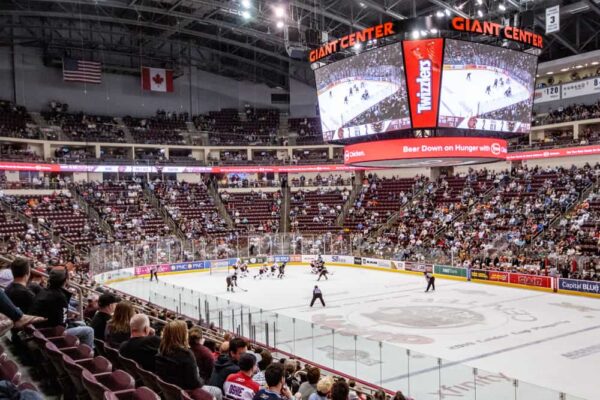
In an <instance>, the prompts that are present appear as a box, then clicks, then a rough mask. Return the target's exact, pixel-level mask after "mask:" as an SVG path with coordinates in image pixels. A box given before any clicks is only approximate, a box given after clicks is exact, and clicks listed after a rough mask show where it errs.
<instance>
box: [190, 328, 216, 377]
mask: <svg viewBox="0 0 600 400" xmlns="http://www.w3.org/2000/svg"><path fill="white" fill-rule="evenodd" d="M189 340H190V349H191V350H192V352H193V353H194V357H195V358H196V365H197V366H198V373H199V374H200V378H202V380H203V381H204V382H208V381H209V380H210V376H211V374H212V371H213V368H214V366H215V358H214V357H213V354H212V352H211V351H210V350H209V349H208V348H207V347H205V346H204V344H203V343H202V329H201V328H199V327H194V328H192V329H190V331H189ZM213 343H214V342H213Z"/></svg>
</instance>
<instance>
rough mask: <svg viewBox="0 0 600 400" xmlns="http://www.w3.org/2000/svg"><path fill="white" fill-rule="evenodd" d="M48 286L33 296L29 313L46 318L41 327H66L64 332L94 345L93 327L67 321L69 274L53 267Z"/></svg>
mask: <svg viewBox="0 0 600 400" xmlns="http://www.w3.org/2000/svg"><path fill="white" fill-rule="evenodd" d="M48 275H49V276H48V288H46V289H44V290H42V291H41V292H40V294H38V295H37V296H36V297H35V300H34V302H33V305H32V307H31V313H32V314H34V315H38V316H41V317H44V318H46V321H45V322H44V323H43V324H42V325H39V326H41V327H55V326H64V327H67V326H68V325H71V327H70V328H67V330H66V332H67V333H68V334H69V335H74V336H77V337H78V338H79V340H80V341H81V343H83V344H87V345H88V346H90V347H92V348H93V347H94V329H92V328H91V327H89V326H77V325H76V324H75V323H72V324H71V323H69V321H68V312H69V301H70V300H71V296H72V293H71V292H69V291H68V290H67V289H66V288H67V287H68V285H69V275H68V273H67V270H66V269H65V268H63V267H55V268H53V269H52V270H51V271H50V273H49V274H48Z"/></svg>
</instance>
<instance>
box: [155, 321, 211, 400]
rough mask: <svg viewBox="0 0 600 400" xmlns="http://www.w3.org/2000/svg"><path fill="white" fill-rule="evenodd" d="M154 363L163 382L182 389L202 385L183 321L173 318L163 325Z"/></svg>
mask: <svg viewBox="0 0 600 400" xmlns="http://www.w3.org/2000/svg"><path fill="white" fill-rule="evenodd" d="M155 364H156V373H157V374H158V376H159V377H160V378H161V379H163V380H164V381H165V382H168V383H172V384H174V385H177V386H179V387H181V388H182V389H184V390H194V389H199V388H200V387H202V381H200V375H199V374H198V367H197V366H196V359H195V358H194V353H192V351H191V350H190V345H189V341H188V331H187V325H186V323H185V321H182V320H175V321H171V322H169V323H168V324H167V325H166V326H165V328H164V330H163V332H162V338H161V340H160V346H159V348H158V354H157V355H156V360H155ZM207 395H208V393H207ZM208 396H210V395H208Z"/></svg>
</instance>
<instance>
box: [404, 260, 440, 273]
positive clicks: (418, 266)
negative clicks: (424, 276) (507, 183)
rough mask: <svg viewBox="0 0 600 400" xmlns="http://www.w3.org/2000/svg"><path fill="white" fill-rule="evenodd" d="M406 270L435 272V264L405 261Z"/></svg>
mask: <svg viewBox="0 0 600 400" xmlns="http://www.w3.org/2000/svg"><path fill="white" fill-rule="evenodd" d="M404 270H405V271H413V272H433V264H427V263H420V262H413V261H405V262H404Z"/></svg>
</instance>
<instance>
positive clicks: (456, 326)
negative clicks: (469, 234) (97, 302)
mask: <svg viewBox="0 0 600 400" xmlns="http://www.w3.org/2000/svg"><path fill="white" fill-rule="evenodd" d="M329 269H330V271H332V272H333V275H332V276H330V278H329V280H327V281H323V280H322V281H321V282H318V285H319V286H320V287H321V289H322V291H323V295H324V299H325V301H326V303H327V306H326V307H324V308H323V307H321V305H320V304H318V303H317V304H316V305H315V307H313V308H310V307H309V306H308V305H309V301H310V299H311V294H312V288H313V286H314V285H315V284H317V282H315V281H316V277H315V275H313V274H311V273H310V272H309V269H308V268H307V267H303V266H288V268H287V271H286V277H285V279H283V280H278V279H276V278H268V279H263V280H254V279H252V278H251V277H247V278H244V279H241V280H240V282H239V286H240V287H242V288H243V289H245V290H246V291H245V292H244V291H241V290H238V291H236V292H235V293H229V292H226V290H225V277H226V274H227V273H226V272H213V274H209V273H207V272H202V273H185V274H180V275H170V276H167V275H165V276H162V277H160V279H161V282H162V283H161V284H156V283H150V282H149V281H148V280H147V279H136V280H131V281H124V282H120V283H115V284H113V285H112V286H113V287H115V288H117V289H119V290H122V291H124V292H127V293H130V294H135V295H137V296H139V297H143V298H153V296H154V295H156V294H157V293H166V295H167V296H168V295H169V292H175V289H173V288H172V287H170V286H165V283H168V284H173V285H176V286H181V287H185V288H189V289H194V290H196V291H198V292H201V293H205V294H212V295H215V296H218V297H221V298H224V299H229V300H230V301H232V302H237V303H242V304H245V305H249V306H254V307H257V308H262V309H264V310H272V311H274V312H276V313H278V314H280V315H282V316H288V317H293V318H296V319H297V321H298V322H296V329H295V331H294V334H293V337H292V335H291V333H289V331H291V330H292V328H291V324H289V323H288V324H287V325H286V324H284V323H283V322H281V323H279V325H278V328H277V329H278V333H277V335H278V338H279V340H278V341H277V345H278V347H279V348H281V349H282V350H287V351H290V352H294V353H295V354H298V355H299V356H302V357H305V358H309V359H311V360H313V361H315V362H318V363H319V364H321V365H328V366H329V365H332V364H333V365H334V367H335V369H337V370H339V371H342V372H344V373H347V374H349V375H351V376H357V377H358V378H361V379H363V380H366V381H369V382H372V383H375V384H380V385H381V386H383V387H385V388H388V389H391V390H397V389H401V390H403V392H404V393H405V394H406V393H410V395H411V396H412V397H414V398H415V400H426V399H432V400H433V399H476V398H477V399H513V398H518V399H528V400H546V399H557V400H558V398H559V397H558V394H557V393H556V392H554V391H562V392H565V393H567V394H569V395H573V396H577V397H580V398H585V399H598V398H600V394H599V393H600V380H599V379H598V377H597V375H598V369H597V368H598V365H600V300H597V299H591V298H585V297H578V296H567V295H558V294H553V293H547V292H541V291H533V290H523V289H516V288H508V287H500V286H495V285H486V284H476V283H471V282H461V281H453V280H444V279H437V281H436V288H437V290H436V291H435V292H429V293H424V289H425V280H424V278H423V277H422V276H416V275H409V274H405V273H395V272H385V271H377V270H367V269H362V268H350V267H330V268H329ZM255 273H256V270H255V269H252V270H251V271H250V275H254V274H255ZM150 291H152V292H153V294H151V293H150ZM165 291H166V292H165ZM189 293H191V291H190V292H189ZM302 321H307V322H310V323H314V325H315V326H316V327H317V328H313V329H312V330H311V329H310V328H300V326H302V327H306V326H310V325H309V324H306V323H304V322H302ZM319 326H323V327H328V328H332V329H335V332H336V334H335V335H331V333H329V332H330V331H329V330H328V329H319V328H318V327H319ZM353 335H357V338H356V339H355V338H354V336H353ZM366 338H369V339H371V340H369V341H368V340H365V339H366ZM379 341H381V342H382V345H381V347H380V346H379V345H378V342H379ZM405 348H407V349H410V350H411V351H412V353H411V354H410V356H407V355H406V351H405V350H403V349H405ZM425 355H427V356H425ZM429 356H432V357H429ZM434 357H440V358H441V359H443V361H442V362H441V366H440V364H438V362H437V359H435V358H434ZM332 359H335V361H332ZM473 367H475V368H478V369H479V370H478V375H479V378H477V381H476V382H475V383H474V378H473ZM409 371H410V373H409ZM408 375H410V379H408ZM510 378H516V379H518V380H519V384H518V385H516V386H515V385H514V382H513V380H512V379H510ZM534 385H539V387H538V386H534ZM438 387H441V388H442V389H441V390H439V391H438V389H437V388H438ZM542 387H543V388H548V389H542ZM551 389H553V390H554V391H553V390H551ZM577 397H571V396H567V397H565V398H566V399H571V400H572V399H575V398H577Z"/></svg>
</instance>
